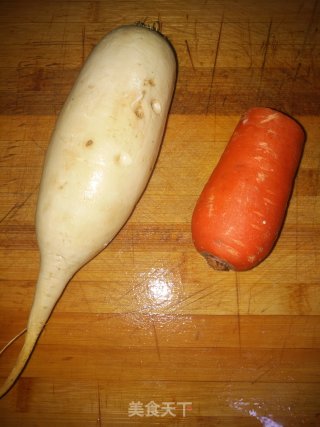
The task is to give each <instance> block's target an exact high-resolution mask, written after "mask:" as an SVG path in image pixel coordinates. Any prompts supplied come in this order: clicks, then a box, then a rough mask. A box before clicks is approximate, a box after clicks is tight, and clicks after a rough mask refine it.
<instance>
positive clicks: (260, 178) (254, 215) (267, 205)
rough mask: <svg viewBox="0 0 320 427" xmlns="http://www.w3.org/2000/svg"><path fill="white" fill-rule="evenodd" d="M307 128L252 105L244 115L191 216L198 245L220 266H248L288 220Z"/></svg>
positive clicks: (239, 268) (262, 254)
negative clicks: (286, 214)
mask: <svg viewBox="0 0 320 427" xmlns="http://www.w3.org/2000/svg"><path fill="white" fill-rule="evenodd" d="M304 137H305V136H304V132H303V130H302V128H301V126H300V125H299V124H298V123H297V122H296V121H295V120H293V119H291V118H290V117H288V116H287V115H285V114H282V113H280V112H278V111H275V110H272V109H269V108H252V109H251V110H249V111H248V112H247V113H246V114H245V115H244V116H243V117H242V119H241V120H240V122H239V124H238V125H237V127H236V129H235V131H234V133H233V135H232V137H231V139H230V141H229V143H228V145H227V147H226V149H225V151H224V153H223V154H222V156H221V159H220V160H219V162H218V164H217V166H216V168H215V169H214V171H213V173H212V175H211V176H210V178H209V180H208V182H207V184H206V185H205V187H204V189H203V191H202V193H201V195H200V197H199V199H198V201H197V204H196V206H195V209H194V212H193V217H192V237H193V242H194V245H195V247H196V249H197V250H198V251H199V252H200V253H201V254H203V255H204V256H205V257H206V259H207V261H208V263H209V264H210V265H211V266H212V267H214V268H215V269H218V270H229V269H232V270H237V271H242V270H249V269H250V268H252V267H254V266H256V265H257V264H259V263H260V262H261V261H262V260H263V259H264V258H266V257H267V255H268V254H269V253H270V251H271V249H272V247H273V245H274V243H275V241H276V238H277V237H278V234H279V232H280V229H281V226H282V224H283V221H284V217H285V213H286V208H287V203H288V200H289V197H290V195H291V191H292V186H293V182H294V177H295V174H296V171H297V168H298V165H299V161H300V158H301V154H302V150H303V143H304Z"/></svg>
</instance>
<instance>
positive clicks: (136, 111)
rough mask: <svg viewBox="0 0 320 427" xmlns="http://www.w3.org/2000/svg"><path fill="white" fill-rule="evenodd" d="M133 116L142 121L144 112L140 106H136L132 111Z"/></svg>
mask: <svg viewBox="0 0 320 427" xmlns="http://www.w3.org/2000/svg"><path fill="white" fill-rule="evenodd" d="M134 114H135V115H136V116H137V117H138V119H142V118H143V117H144V112H143V108H142V105H141V104H138V105H137V106H136V108H135V109H134Z"/></svg>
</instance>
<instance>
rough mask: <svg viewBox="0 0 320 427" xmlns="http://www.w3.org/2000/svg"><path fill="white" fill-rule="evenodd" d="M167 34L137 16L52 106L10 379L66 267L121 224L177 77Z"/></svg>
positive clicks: (140, 186) (75, 265)
mask: <svg viewBox="0 0 320 427" xmlns="http://www.w3.org/2000/svg"><path fill="white" fill-rule="evenodd" d="M176 72H177V71H176V57H175V54H174V51H173V49H172V47H171V45H170V44H169V42H168V41H167V40H166V39H165V38H164V37H163V36H162V35H161V34H159V33H158V32H157V31H155V30H152V29H149V28H146V27H145V26H143V25H128V26H123V27H120V28H118V29H116V30H114V31H112V32H111V33H109V34H108V35H107V36H105V37H104V38H103V39H102V40H101V41H100V43H99V44H98V45H97V46H96V47H95V48H94V50H93V51H92V53H91V54H90V56H89V58H88V60H87V61H86V63H85V65H84V66H83V68H82V70H81V72H80V74H79V76H78V78H77V81H76V83H75V85H74V87H73V89H72V91H71V92H70V94H69V96H68V98H67V100H66V102H65V105H64V107H63V109H62V111H61V113H60V115H59V118H58V120H57V123H56V127H55V129H54V132H53V134H52V138H51V142H50V145H49V148H48V151H47V154H46V159H45V164H44V169H43V175H42V180H41V185H40V192H39V198H38V205H37V213H36V233H37V239H38V244H39V250H40V254H41V265H40V271H39V277H38V282H37V286H36V291H35V296H34V301H33V305H32V307H31V311H30V316H29V320H28V325H27V332H26V336H25V341H24V345H23V347H22V349H21V352H20V354H19V355H18V358H17V360H16V363H15V365H14V367H13V369H12V371H11V373H10V374H9V376H8V378H7V379H6V381H5V383H4V384H3V386H2V387H1V388H0V397H2V396H3V395H4V394H6V393H7V391H8V390H9V389H10V388H11V386H12V385H13V384H14V382H15V381H16V379H17V378H18V376H19V375H20V373H21V371H22V370H23V368H24V366H25V364H26V363H27V361H28V359H29V357H30V354H31V352H32V350H33V348H34V346H35V344H36V341H37V339H38V338H39V335H40V334H41V331H42V329H43V327H44V325H45V324H46V322H47V321H48V319H49V317H50V314H51V312H52V310H53V308H54V306H55V304H56V303H57V301H58V299H59V297H60V296H61V294H62V292H63V291H64V289H65V287H66V285H67V283H68V282H69V280H70V279H71V278H72V276H73V275H74V274H75V273H76V272H77V271H78V270H79V269H80V268H81V267H82V266H83V265H84V264H85V263H87V262H88V261H89V260H91V259H92V258H93V257H94V256H95V255H97V254H98V253H99V252H100V251H101V250H102V249H103V248H104V247H106V246H107V245H108V243H109V242H110V241H111V240H112V239H113V238H114V236H115V235H116V234H117V233H118V232H119V230H120V229H121V228H122V226H123V225H124V224H125V222H126V221H127V219H128V218H129V216H130V214H131V213H132V211H133V209H134V207H135V205H136V203H137V202H138V200H139V198H140V196H141V195H142V193H143V191H144V189H145V187H146V185H147V182H148V180H149V177H150V175H151V172H152V169H153V166H154V164H155V161H156V158H157V155H158V152H159V148H160V144H161V140H162V136H163V132H164V128H165V124H166V118H167V114H168V111H169V107H170V104H171V100H172V96H173V91H174V86H175V82H176Z"/></svg>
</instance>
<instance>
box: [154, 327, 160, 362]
mask: <svg viewBox="0 0 320 427" xmlns="http://www.w3.org/2000/svg"><path fill="white" fill-rule="evenodd" d="M152 327H153V333H154V340H155V343H156V349H157V354H158V359H159V360H161V355H160V348H159V341H158V335H157V330H156V325H155V324H154V319H152Z"/></svg>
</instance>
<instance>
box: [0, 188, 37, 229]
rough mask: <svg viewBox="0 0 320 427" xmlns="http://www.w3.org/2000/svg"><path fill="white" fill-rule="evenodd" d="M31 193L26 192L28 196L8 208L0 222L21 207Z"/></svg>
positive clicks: (10, 216) (11, 215)
mask: <svg viewBox="0 0 320 427" xmlns="http://www.w3.org/2000/svg"><path fill="white" fill-rule="evenodd" d="M32 195H33V192H32V193H30V194H28V196H27V197H26V198H25V199H24V200H23V201H22V202H20V203H19V202H17V203H15V204H14V205H13V206H12V208H10V209H9V211H8V212H7V213H6V214H5V215H4V216H3V217H2V218H1V219H0V223H2V222H3V221H5V220H6V219H7V218H12V217H13V216H14V215H15V214H16V213H17V212H18V211H19V210H20V209H21V208H23V206H24V205H25V204H26V203H27V201H28V200H29V199H30V197H31V196H32Z"/></svg>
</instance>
